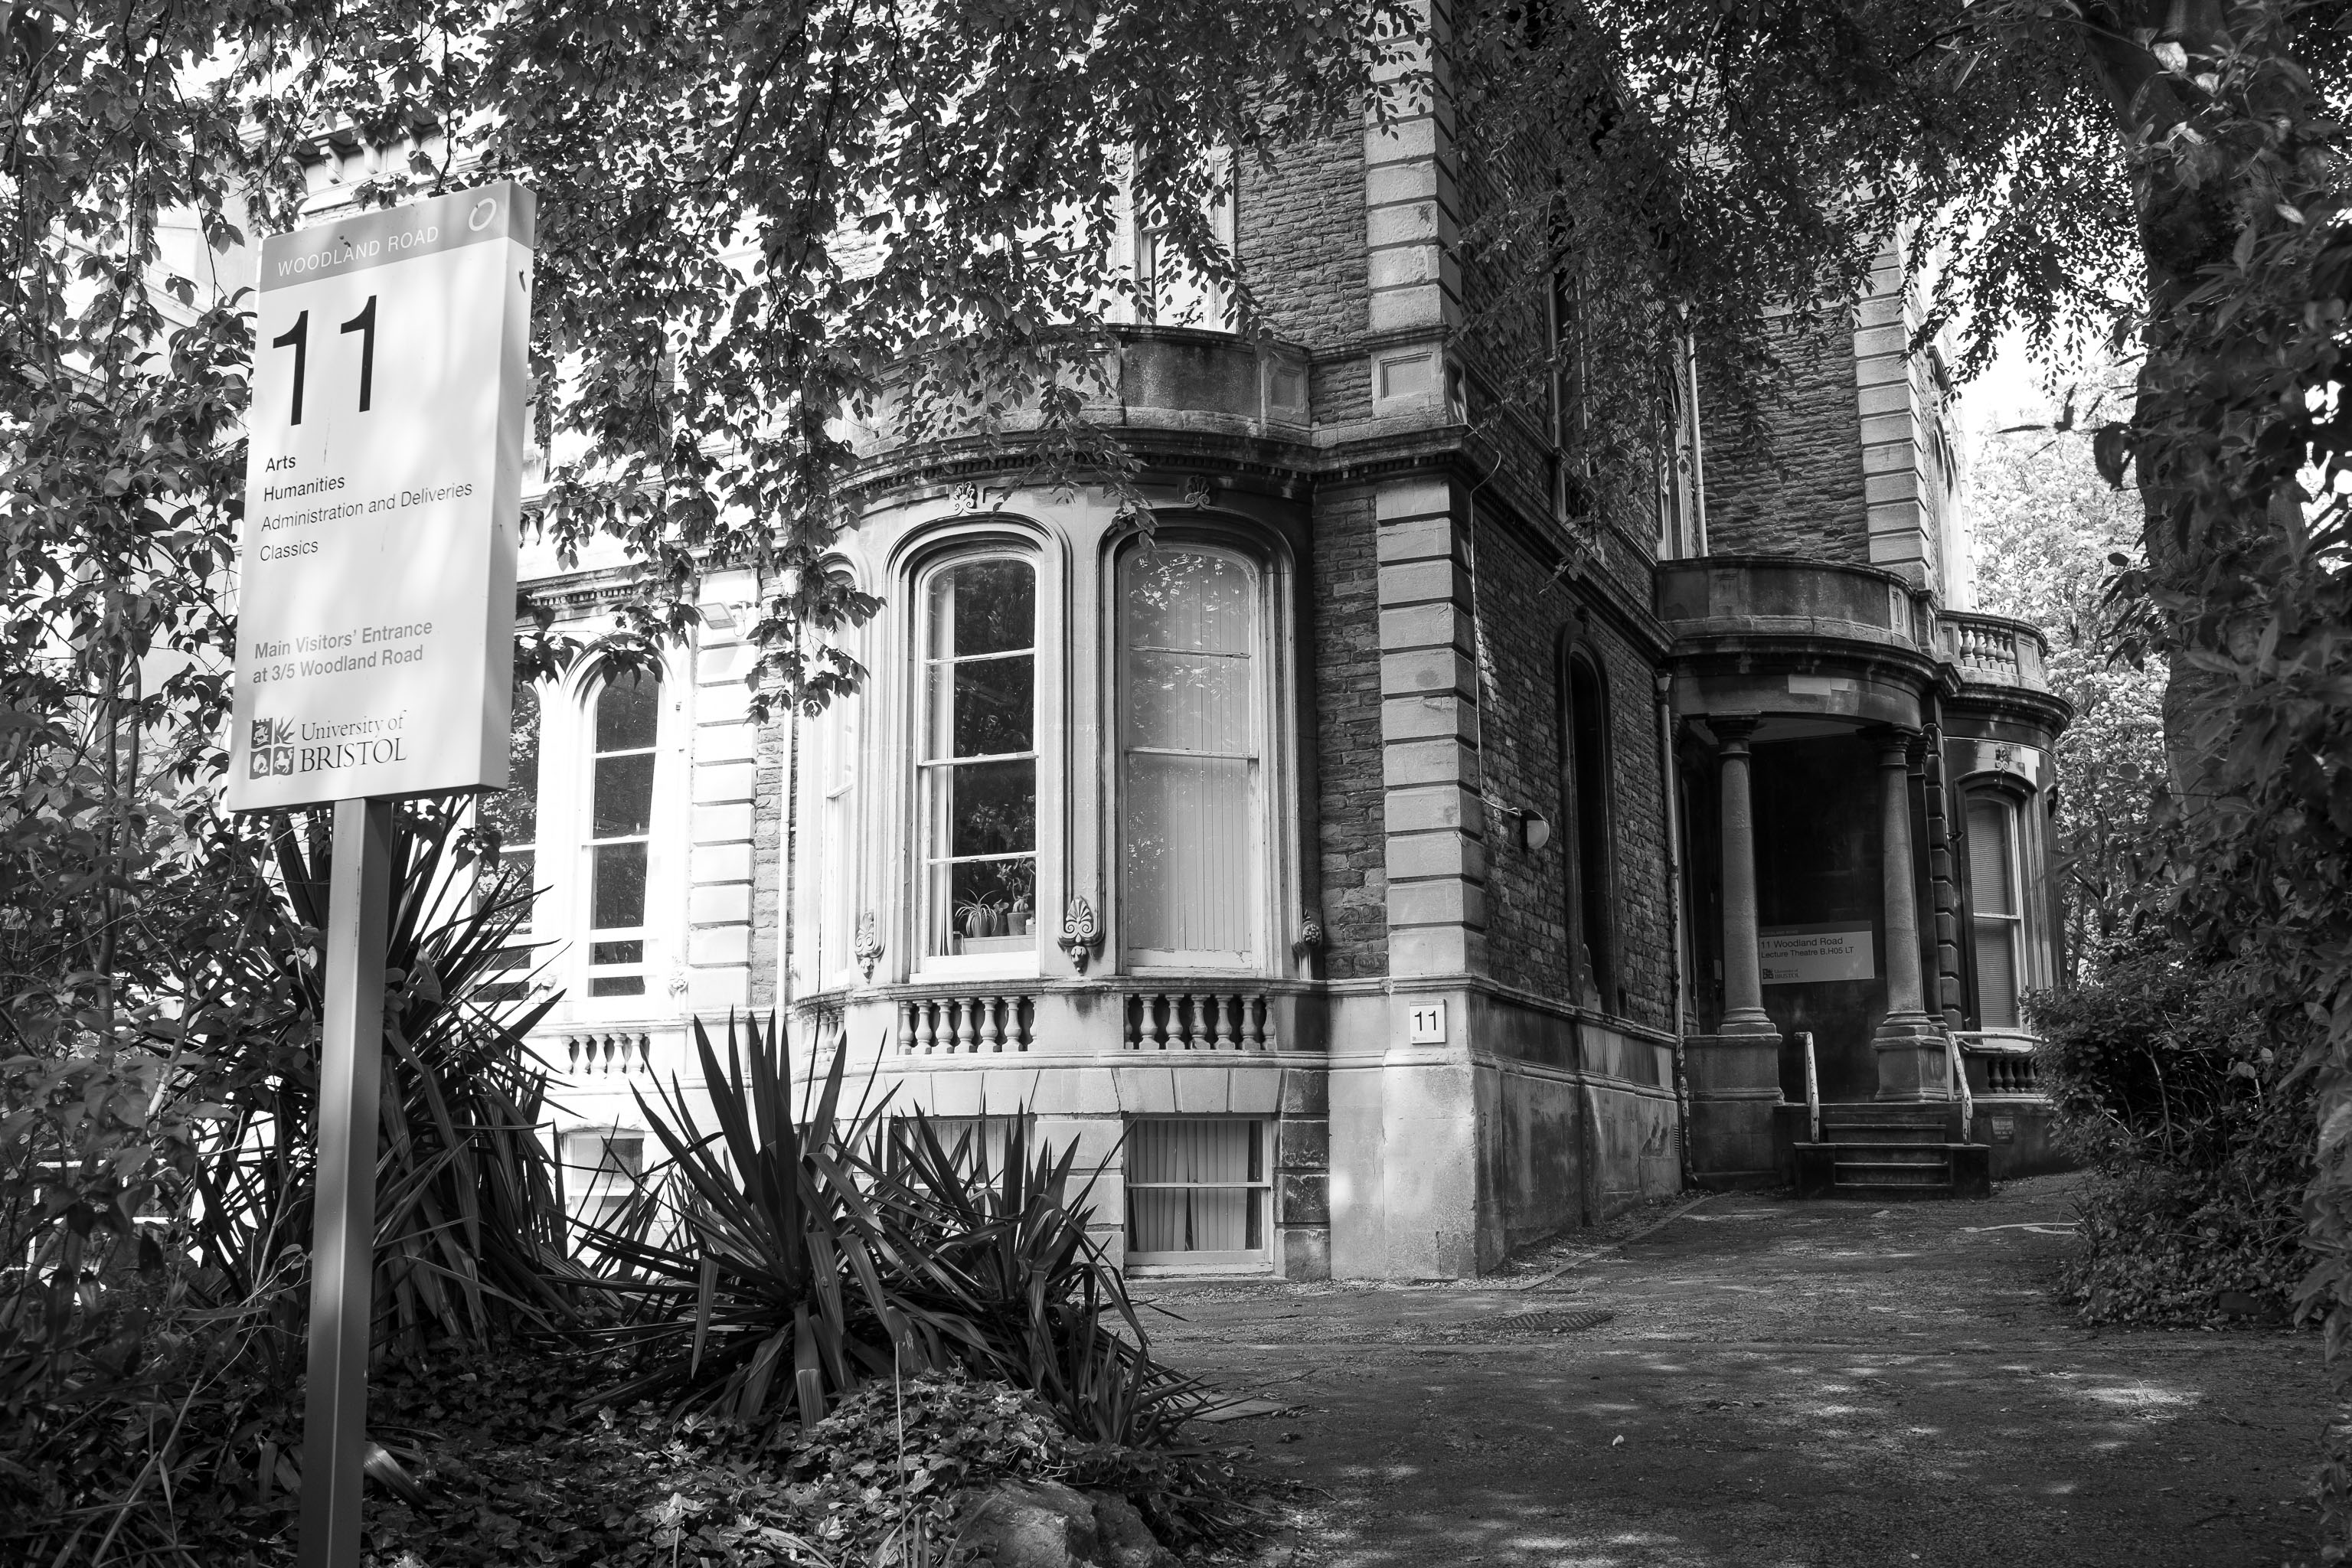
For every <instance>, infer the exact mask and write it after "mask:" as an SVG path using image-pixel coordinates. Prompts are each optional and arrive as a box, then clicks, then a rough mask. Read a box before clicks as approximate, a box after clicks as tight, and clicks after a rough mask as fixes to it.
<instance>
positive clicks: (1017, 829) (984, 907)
mask: <svg viewBox="0 0 2352 1568" xmlns="http://www.w3.org/2000/svg"><path fill="white" fill-rule="evenodd" d="M921 603H922V605H923V626H922V659H921V670H922V676H921V679H922V687H923V691H922V704H923V707H922V714H923V718H922V726H923V728H922V742H921V745H920V746H919V761H918V764H917V765H918V773H919V777H918V780H917V788H918V791H919V813H920V821H921V841H922V842H921V858H922V887H923V892H922V900H921V903H922V911H923V933H922V943H923V945H922V948H921V952H923V954H924V959H923V962H924V964H925V965H926V966H927V967H934V968H950V969H952V968H969V967H983V968H984V967H1012V968H1018V967H1021V966H1022V965H1024V963H1025V964H1026V965H1029V966H1031V967H1034V964H1035V962H1036V952H1037V940H1038V938H1037V930H1036V920H1037V915H1036V893H1037V730H1038V723H1037V712H1038V701H1037V696H1038V693H1037V574H1036V568H1035V566H1034V564H1033V563H1031V562H1030V561H1029V560H1028V559H1026V558H1024V557H1022V556H1017V555H1010V554H1002V555H982V556H972V557H966V558H963V559H960V560H957V561H955V562H953V563H950V564H948V565H945V566H942V567H940V568H939V569H937V570H935V571H934V572H932V573H931V574H930V575H929V579H928V580H927V581H926V582H925V584H924V585H923V591H922V599H921ZM963 961H971V962H970V963H965V962H963Z"/></svg>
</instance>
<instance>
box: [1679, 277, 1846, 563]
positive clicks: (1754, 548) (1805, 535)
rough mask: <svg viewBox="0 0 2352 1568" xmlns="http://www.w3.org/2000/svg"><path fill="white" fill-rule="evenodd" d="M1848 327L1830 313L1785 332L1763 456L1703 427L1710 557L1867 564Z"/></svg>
mask: <svg viewBox="0 0 2352 1568" xmlns="http://www.w3.org/2000/svg"><path fill="white" fill-rule="evenodd" d="M1851 318H1852V313H1851V312H1850V311H1848V310H1829V311H1826V312H1824V313H1823V314H1822V315H1821V316H1818V317H1814V318H1812V319H1811V320H1809V321H1803V322H1801V323H1796V324H1792V325H1791V326H1790V327H1789V328H1788V329H1787V331H1786V333H1785V335H1784V337H1783V339H1782V342H1781V352H1782V353H1783V354H1784V355H1785V356H1786V359H1787V363H1788V365H1789V369H1790V384H1789V386H1788V398H1789V401H1788V405H1787V406H1786V407H1785V408H1781V409H1776V410H1773V411H1771V413H1770V418H1769V423H1770V426H1771V428H1772V433H1773V434H1772V443H1771V447H1770V450H1769V452H1764V451H1758V450H1753V449H1743V448H1741V447H1738V446H1737V445H1734V444H1731V443H1730V442H1729V441H1728V439H1727V435H1723V434H1718V431H1719V430H1720V428H1721V426H1720V425H1719V424H1710V426H1709V428H1708V430H1707V436H1708V443H1707V452H1706V536H1707V548H1708V549H1709V550H1710V551H1711V552H1713V553H1715V554H1717V555H1810V556H1814V557H1817V558H1819V559H1822V560H1828V561H1852V562H1857V563H1865V564H1866V563H1868V562H1869V560H1870V511H1869V503H1868V500H1867V499H1866V498H1865V495H1864V486H1863V468H1862V416H1861V411H1860V407H1859V405H1858V404H1857V402H1856V400H1855V393H1854V359H1853V321H1852V319H1851ZM1702 396H1704V391H1702ZM1702 416H1704V407H1703V406H1702ZM1718 442H1720V443H1722V444H1721V445H1718V444H1717V443H1718Z"/></svg>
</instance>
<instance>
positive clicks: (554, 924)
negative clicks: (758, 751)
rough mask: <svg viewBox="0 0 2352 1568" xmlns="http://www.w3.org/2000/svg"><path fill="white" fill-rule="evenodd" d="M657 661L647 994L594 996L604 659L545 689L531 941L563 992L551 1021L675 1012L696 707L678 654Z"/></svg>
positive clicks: (649, 1017)
mask: <svg viewBox="0 0 2352 1568" xmlns="http://www.w3.org/2000/svg"><path fill="white" fill-rule="evenodd" d="M654 662H655V667H656V668H658V669H659V671H660V676H661V683H660V691H661V699H660V700H659V703H658V706H657V718H656V725H655V740H654V747H653V755H654V782H653V806H652V813H651V821H650V822H649V824H648V828H647V833H646V923H645V925H644V926H643V927H641V928H638V929H640V930H642V931H643V932H644V941H645V943H646V948H645V958H644V961H643V964H642V970H643V973H644V974H645V977H646V989H645V992H644V994H641V995H634V996H591V995H589V994H588V981H589V963H588V958H589V951H588V947H589V943H588V937H589V931H588V921H589V918H590V915H591V913H592V910H591V907H590V899H591V894H592V891H593V889H591V887H590V885H589V876H588V869H587V868H588V863H589V839H588V832H589V829H590V828H591V827H592V826H593V813H594V808H595V807H594V798H593V796H594V787H595V766H596V758H595V744H596V738H595V717H596V716H595V703H596V699H597V697H598V696H600V695H601V694H602V692H603V690H604V683H605V671H606V669H607V668H609V667H608V666H607V665H606V663H605V661H604V660H602V659H589V660H583V662H582V664H581V666H580V667H578V668H574V669H572V670H571V671H568V672H567V673H566V674H565V675H564V677H563V678H562V679H560V680H558V681H553V682H550V683H546V684H544V685H542V686H541V688H540V725H541V727H540V761H539V838H538V841H537V845H536V855H537V860H536V871H535V875H536V879H537V881H538V883H539V885H540V887H541V889H543V890H542V891H541V894H540V899H539V902H538V904H537V905H536V907H535V908H534V909H533V910H532V917H533V918H532V921H531V930H532V933H533V941H534V942H537V943H539V944H541V949H540V952H541V970H540V974H541V978H542V979H543V980H544V981H545V982H546V983H547V984H549V985H550V986H551V987H555V988H560V989H561V990H562V993H563V997H562V1001H561V1002H560V1003H559V1004H558V1005H557V1007H556V1010H555V1012H553V1013H552V1014H551V1015H550V1016H549V1017H548V1018H547V1020H546V1022H545V1024H544V1025H543V1027H547V1028H555V1027H560V1026H565V1025H570V1024H583V1025H603V1024H607V1023H620V1022H625V1021H637V1020H645V1021H647V1022H651V1021H656V1020H667V1019H668V1018H670V1017H671V1016H674V1015H675V1013H676V1011H677V1005H676V1002H675V999H674V998H673V997H672V996H671V995H670V994H669V987H668V985H667V984H665V983H663V981H664V977H665V976H667V975H670V974H672V973H674V972H675V971H677V969H678V967H679V965H680V964H681V963H683V962H684V956H685V951H686V929H685V917H686V897H687V890H686V884H685V876H686V858H687V853H688V834H687V826H688V805H689V797H690V793H691V789H692V776H691V774H692V770H691V768H690V767H688V765H686V764H687V763H688V757H687V756H686V754H685V753H686V748H687V743H688V738H689V737H690V735H691V733H692V727H693V722H694V715H693V713H692V712H691V710H689V709H688V701H689V700H690V697H691V694H692V693H691V687H690V686H689V685H688V684H686V683H685V682H683V681H682V679H681V675H680V670H679V668H678V661H677V659H676V658H673V657H671V655H670V654H669V653H668V652H667V651H665V652H664V653H663V654H661V655H659V656H658V657H657V658H656V660H655V661H654Z"/></svg>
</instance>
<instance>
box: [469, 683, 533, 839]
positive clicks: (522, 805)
mask: <svg viewBox="0 0 2352 1568" xmlns="http://www.w3.org/2000/svg"><path fill="white" fill-rule="evenodd" d="M539 735H540V712H539V691H538V689H537V688H535V687H530V686H518V687H516V688H515V693H514V709H513V721H512V726H511V738H510V739H509V742H507V787H506V788H504V789H502V790H500V791H499V792H498V793H497V794H495V795H477V796H475V797H474V798H475V800H476V802H477V808H478V810H479V812H480V813H481V823H482V826H484V827H486V828H488V829H489V830H490V831H492V832H494V833H496V834H497V835H498V836H499V841H500V842H501V843H503V844H509V845H523V844H533V843H536V842H538V840H539Z"/></svg>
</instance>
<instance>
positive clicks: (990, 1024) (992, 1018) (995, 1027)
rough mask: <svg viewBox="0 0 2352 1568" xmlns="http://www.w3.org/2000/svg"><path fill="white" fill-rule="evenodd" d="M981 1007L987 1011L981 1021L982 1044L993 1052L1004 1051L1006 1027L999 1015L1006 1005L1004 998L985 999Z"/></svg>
mask: <svg viewBox="0 0 2352 1568" xmlns="http://www.w3.org/2000/svg"><path fill="white" fill-rule="evenodd" d="M981 1005H982V1007H983V1008H985V1009H986V1010H987V1011H986V1013H985V1015H984V1016H982V1019H981V1026H980V1038H981V1043H982V1044H983V1045H985V1046H986V1047H988V1048H989V1049H990V1050H992V1051H1002V1050H1003V1048H1004V1026H1003V1022H1002V1021H1001V1019H1000V1016H999V1013H1000V1009H1002V1008H1003V1005H1004V998H1003V997H1002V996H989V997H984V998H982V1002H981Z"/></svg>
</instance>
